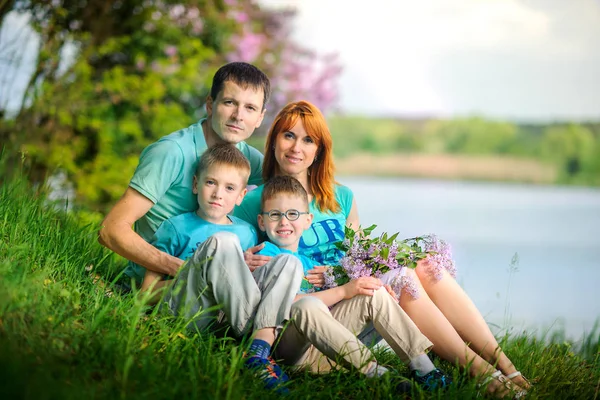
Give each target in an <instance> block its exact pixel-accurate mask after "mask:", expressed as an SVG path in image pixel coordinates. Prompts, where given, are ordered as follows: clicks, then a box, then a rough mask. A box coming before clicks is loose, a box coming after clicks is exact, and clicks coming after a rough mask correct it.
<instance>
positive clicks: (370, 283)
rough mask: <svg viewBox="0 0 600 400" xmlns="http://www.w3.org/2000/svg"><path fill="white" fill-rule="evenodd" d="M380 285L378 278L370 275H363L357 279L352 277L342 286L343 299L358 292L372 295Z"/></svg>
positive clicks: (381, 283) (349, 297)
mask: <svg viewBox="0 0 600 400" xmlns="http://www.w3.org/2000/svg"><path fill="white" fill-rule="evenodd" d="M382 286H383V282H381V280H380V279H377V278H373V277H371V276H363V277H360V278H358V279H353V280H351V281H350V282H348V283H346V284H345V285H343V286H342V287H343V288H344V299H345V300H348V299H351V298H353V297H354V296H357V295H359V294H363V295H366V296H373V294H375V291H376V290H377V289H379V288H380V287H382Z"/></svg>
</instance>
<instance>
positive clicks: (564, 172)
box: [328, 116, 600, 186]
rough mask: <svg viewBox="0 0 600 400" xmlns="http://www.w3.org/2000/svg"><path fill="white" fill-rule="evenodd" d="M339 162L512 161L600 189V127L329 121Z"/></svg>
mask: <svg viewBox="0 0 600 400" xmlns="http://www.w3.org/2000/svg"><path fill="white" fill-rule="evenodd" d="M328 121H329V126H330V129H331V133H332V135H333V137H334V143H335V145H334V151H335V154H336V156H338V157H342V158H343V157H346V156H350V155H352V154H356V153H360V152H369V153H376V154H392V153H424V154H460V155H473V156H486V155H494V156H503V155H505V156H511V157H519V158H525V159H533V160H537V161H540V162H542V163H548V164H552V165H554V166H556V168H557V169H558V171H559V174H558V177H557V182H556V183H569V184H578V185H594V186H598V185H600V122H589V123H567V122H564V123H563V122H560V123H550V124H515V123H511V122H503V121H493V120H486V119H483V118H480V117H471V118H458V119H448V120H442V119H414V120H411V119H392V118H367V117H352V116H331V117H329V118H328Z"/></svg>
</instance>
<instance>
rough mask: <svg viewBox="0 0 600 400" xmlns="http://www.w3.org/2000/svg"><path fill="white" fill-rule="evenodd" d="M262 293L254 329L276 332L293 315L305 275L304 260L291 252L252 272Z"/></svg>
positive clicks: (274, 258)
mask: <svg viewBox="0 0 600 400" xmlns="http://www.w3.org/2000/svg"><path fill="white" fill-rule="evenodd" d="M252 276H253V277H254V280H255V281H256V285H257V286H258V289H259V290H260V293H261V296H262V298H261V300H260V303H259V304H258V306H257V309H256V315H255V317H254V329H255V330H260V329H264V328H274V329H275V335H277V333H279V331H280V330H281V328H282V327H283V324H284V322H285V321H286V320H288V319H289V316H290V308H291V306H292V303H293V302H294V298H295V297H296V294H297V293H298V290H299V289H300V284H301V283H302V279H303V277H304V271H303V269H302V263H301V262H300V260H299V259H298V258H297V257H295V256H293V255H291V254H280V255H278V256H276V257H273V258H272V259H271V260H270V261H269V262H268V263H267V264H265V265H263V266H262V267H258V268H256V269H255V270H254V272H253V273H252Z"/></svg>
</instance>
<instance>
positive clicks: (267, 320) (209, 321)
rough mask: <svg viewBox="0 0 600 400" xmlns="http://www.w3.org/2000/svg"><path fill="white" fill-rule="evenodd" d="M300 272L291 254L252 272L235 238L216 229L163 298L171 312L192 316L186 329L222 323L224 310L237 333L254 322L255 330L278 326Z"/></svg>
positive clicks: (298, 285) (272, 260) (285, 316)
mask: <svg viewBox="0 0 600 400" xmlns="http://www.w3.org/2000/svg"><path fill="white" fill-rule="evenodd" d="M302 277H303V270H302V264H301V263H300V260H299V259H298V258H297V257H294V256H293V255H291V254H281V255H278V256H277V257H274V258H272V259H271V261H269V262H268V263H267V264H266V265H264V266H262V267H259V268H257V269H256V270H254V272H250V269H249V268H248V266H247V265H246V262H245V261H244V255H243V253H242V248H241V246H240V241H239V239H238V237H237V236H236V235H234V234H232V233H229V232H219V233H217V234H215V235H213V236H211V237H210V238H208V239H207V240H206V241H205V242H204V243H202V244H201V245H200V246H199V247H198V249H197V250H196V252H195V253H194V255H193V256H192V258H190V259H189V260H188V261H187V262H186V263H185V264H184V265H183V266H182V267H181V270H180V272H179V273H178V274H177V276H176V278H175V282H174V284H173V285H172V286H171V289H170V290H169V292H168V293H167V295H166V298H165V300H166V302H167V304H168V306H169V309H170V310H171V312H172V313H173V314H174V315H179V316H184V317H185V318H188V319H189V320H190V323H189V325H188V328H190V329H201V330H202V329H206V328H208V327H210V326H211V325H215V324H216V325H222V324H221V323H220V322H221V321H218V319H220V318H219V314H222V315H224V317H225V318H226V323H227V325H229V326H231V328H232V329H233V333H234V334H235V335H236V336H241V335H243V334H245V333H247V332H248V331H249V328H250V326H251V325H252V324H253V325H254V330H257V329H261V328H268V327H275V328H279V329H281V328H282V326H283V324H284V322H285V321H286V320H287V319H288V318H289V315H290V307H291V305H292V302H293V301H294V297H295V296H296V293H297V292H298V288H299V287H300V284H301V282H302Z"/></svg>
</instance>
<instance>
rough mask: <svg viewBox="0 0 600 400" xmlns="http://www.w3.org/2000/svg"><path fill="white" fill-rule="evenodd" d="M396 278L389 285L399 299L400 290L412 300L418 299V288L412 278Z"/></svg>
mask: <svg viewBox="0 0 600 400" xmlns="http://www.w3.org/2000/svg"><path fill="white" fill-rule="evenodd" d="M399 275H400V274H398V276H397V277H396V278H395V279H394V280H393V281H392V284H391V285H390V286H391V287H392V290H393V291H394V292H395V293H396V294H397V295H398V298H399V297H400V294H401V293H402V290H403V289H404V291H405V292H406V293H408V294H409V295H410V296H411V297H412V298H413V299H418V298H419V287H418V286H417V284H416V283H415V280H414V278H413V277H412V276H407V275H404V276H399Z"/></svg>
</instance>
